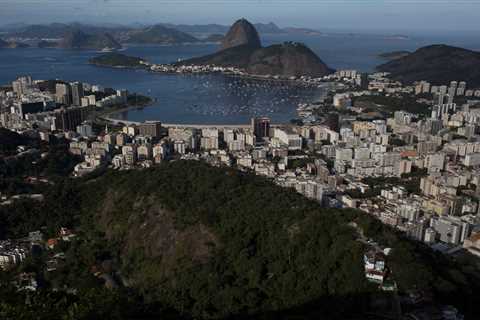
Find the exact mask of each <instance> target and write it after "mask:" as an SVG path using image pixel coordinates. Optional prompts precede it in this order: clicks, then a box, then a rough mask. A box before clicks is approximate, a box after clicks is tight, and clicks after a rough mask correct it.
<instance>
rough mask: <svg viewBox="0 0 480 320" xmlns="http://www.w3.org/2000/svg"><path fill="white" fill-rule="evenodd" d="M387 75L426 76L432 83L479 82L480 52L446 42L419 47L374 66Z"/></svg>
mask: <svg viewBox="0 0 480 320" xmlns="http://www.w3.org/2000/svg"><path fill="white" fill-rule="evenodd" d="M377 70H379V71H382V72H389V73H390V77H391V78H392V79H394V80H399V81H402V82H404V83H413V82H415V81H421V80H426V81H429V82H431V83H432V84H445V83H449V82H450V81H459V80H462V81H466V82H467V83H468V84H469V85H471V86H479V85H480V53H479V52H476V51H472V50H468V49H463V48H457V47H452V46H447V45H431V46H427V47H423V48H420V49H418V50H416V51H415V52H413V53H411V54H409V55H406V56H404V57H402V58H400V59H396V60H392V61H390V62H387V63H385V64H382V65H380V66H378V67H377Z"/></svg>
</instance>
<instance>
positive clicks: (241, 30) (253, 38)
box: [221, 19, 262, 50]
mask: <svg viewBox="0 0 480 320" xmlns="http://www.w3.org/2000/svg"><path fill="white" fill-rule="evenodd" d="M244 45H247V46H249V47H252V48H260V47H261V46H262V44H261V42H260V37H259V35H258V32H257V29H255V27H254V26H253V25H252V24H251V23H250V22H249V21H247V20H246V19H240V20H238V21H237V22H235V23H234V24H233V25H232V27H231V28H230V30H229V31H228V33H227V35H226V36H225V38H224V39H223V41H222V46H221V50H225V49H229V48H233V47H238V46H244Z"/></svg>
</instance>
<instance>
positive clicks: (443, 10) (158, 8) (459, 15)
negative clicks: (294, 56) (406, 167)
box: [0, 0, 480, 32]
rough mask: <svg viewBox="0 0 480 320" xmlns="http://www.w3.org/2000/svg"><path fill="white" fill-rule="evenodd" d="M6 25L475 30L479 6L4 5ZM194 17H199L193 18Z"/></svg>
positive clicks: (214, 1) (250, 2) (76, 1)
mask: <svg viewBox="0 0 480 320" xmlns="http://www.w3.org/2000/svg"><path fill="white" fill-rule="evenodd" d="M0 4H1V5H2V12H0V21H2V25H5V24H11V23H49V22H74V21H76V22H82V23H116V24H119V23H122V24H133V23H144V24H152V23H179V24H207V23H218V24H231V23H232V22H233V21H234V20H236V19H237V18H239V17H245V18H247V19H249V20H251V21H254V22H263V23H267V22H274V23H276V24H279V25H280V26H282V27H285V26H293V27H309V28H317V29H323V30H358V31H373V30H381V31H428V32H432V31H438V32H441V31H452V32H459V31H474V30H477V29H478V28H479V27H480V22H479V21H478V19H477V17H476V13H477V12H478V9H480V3H478V2H475V1H466V0H457V1H443V0H442V1H431V0H422V1H415V2H414V1H410V0H405V1H394V0H384V1H379V0H368V1H355V0H342V1H330V0H325V1H311V0H301V1H295V5H293V4H292V3H291V2H289V1H284V0H276V1H273V0H262V1H257V0H235V1H223V0H209V1H203V0H201V1H192V0H182V1H170V0H162V1H151V0H142V1H136V2H135V3H134V4H132V3H131V2H129V1H124V0H73V1H64V0H44V1H34V0H27V1H13V0H0ZM192 12H193V13H195V14H192Z"/></svg>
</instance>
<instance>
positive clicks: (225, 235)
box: [84, 161, 480, 318]
mask: <svg viewBox="0 0 480 320" xmlns="http://www.w3.org/2000/svg"><path fill="white" fill-rule="evenodd" d="M92 193H93V194H92ZM87 194H88V197H86V198H88V199H89V204H88V205H87V204H85V205H84V208H85V209H86V210H88V212H95V214H94V216H92V217H91V218H92V221H95V223H94V224H95V225H97V226H98V227H99V229H100V231H101V232H103V233H104V234H105V238H106V239H107V242H108V243H110V244H115V246H114V247H115V250H116V253H117V254H118V257H119V261H120V266H121V267H120V269H121V273H122V275H124V276H125V278H126V281H127V282H128V283H130V284H131V285H132V287H133V288H135V289H136V290H138V291H139V292H141V293H142V294H143V295H144V297H145V298H146V299H147V300H148V301H152V299H153V300H157V301H159V302H161V303H162V304H164V305H167V306H170V307H173V308H174V309H176V310H178V311H179V312H181V313H184V314H187V315H190V316H194V317H197V318H223V317H227V316H232V315H245V314H262V313H265V312H275V311H277V312H278V311H281V310H289V309H294V310H295V309H296V308H300V309H299V310H302V311H300V313H302V314H303V315H305V314H307V313H311V312H313V314H314V315H315V316H319V315H323V316H324V317H325V316H328V315H330V316H332V318H334V315H335V317H337V316H340V317H342V316H345V317H347V316H348V315H351V314H358V313H359V312H362V310H365V308H367V307H366V304H367V301H368V299H369V297H370V294H371V292H372V291H373V292H375V291H377V289H376V288H375V287H372V286H371V285H370V284H368V283H367V282H366V280H365V276H364V271H363V254H364V252H365V250H366V248H365V247H364V245H363V244H362V243H361V242H359V241H357V240H356V238H357V234H356V231H355V230H354V229H353V228H352V227H349V226H348V224H349V223H350V222H352V221H356V222H357V223H358V224H359V225H360V226H361V228H362V229H363V231H364V232H365V234H366V235H367V236H369V237H371V238H374V239H378V240H379V241H380V242H381V243H384V244H385V245H387V246H391V247H392V248H393V253H392V255H391V256H390V258H389V262H388V263H389V266H390V268H391V269H392V273H393V277H394V279H395V281H397V283H398V285H399V288H400V290H401V291H402V292H405V291H406V290H408V289H412V288H416V289H418V290H425V292H431V293H432V295H434V296H435V299H438V301H443V299H444V298H448V301H449V303H454V300H455V298H452V297H455V296H454V295H453V296H452V294H454V293H455V292H462V294H463V297H464V298H462V299H461V300H460V301H458V303H461V304H463V305H462V307H464V308H466V310H468V308H469V307H470V308H471V307H473V306H474V304H471V305H469V303H472V301H473V299H474V295H475V293H474V292H475V290H478V289H480V281H479V279H478V277H476V278H475V277H474V276H473V275H472V274H469V272H470V273H472V272H471V270H470V271H468V270H467V271H465V272H464V271H463V270H462V269H461V267H460V266H458V265H455V264H454V263H453V262H451V261H449V260H447V259H446V258H444V257H443V256H440V255H436V254H433V253H432V252H431V251H430V250H428V249H425V248H423V247H422V246H421V245H420V246H419V245H417V244H414V243H412V242H410V241H408V240H405V239H403V238H402V237H401V236H399V235H398V234H397V233H396V232H395V231H394V230H391V229H389V228H387V227H385V226H383V225H382V224H381V223H379V222H377V221H376V220H374V219H373V218H370V217H368V216H366V215H365V214H364V213H360V212H357V211H348V210H333V209H325V208H322V207H320V205H319V204H317V203H316V202H313V201H310V200H307V199H305V198H304V197H303V196H301V195H299V194H297V193H296V192H295V191H294V190H289V189H284V188H280V187H278V186H276V185H274V184H273V183H272V182H270V181H268V180H266V179H265V178H262V177H257V176H254V175H251V174H245V173H241V172H239V171H236V170H233V169H226V168H213V167H210V166H208V165H206V164H204V163H201V162H187V161H178V162H173V163H168V164H164V165H162V166H160V167H158V168H153V169H148V170H143V171H130V172H116V173H110V174H107V175H106V176H104V177H102V178H100V179H98V180H97V181H96V182H95V185H90V186H89V187H88V189H87ZM465 266H466V265H465ZM451 268H452V269H451ZM475 288H476V289H475ZM465 297H467V298H465ZM468 297H470V298H471V300H468V299H469V298H468ZM477 300H478V299H477ZM312 310H313V311H312ZM327 318H328V317H327Z"/></svg>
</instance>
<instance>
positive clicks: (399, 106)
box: [353, 95, 430, 115]
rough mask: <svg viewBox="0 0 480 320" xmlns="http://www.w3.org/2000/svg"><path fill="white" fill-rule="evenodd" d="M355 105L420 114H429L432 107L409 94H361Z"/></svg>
mask: <svg viewBox="0 0 480 320" xmlns="http://www.w3.org/2000/svg"><path fill="white" fill-rule="evenodd" d="M353 105H354V106H355V107H366V108H368V109H373V110H375V111H383V112H387V113H393V112H395V111H401V110H403V111H407V112H411V113H414V114H419V115H428V114H429V108H430V107H429V106H428V105H426V104H423V103H418V102H417V101H416V98H415V97H412V96H409V95H405V96H402V97H393V96H385V95H370V96H360V97H355V98H354V99H353Z"/></svg>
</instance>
